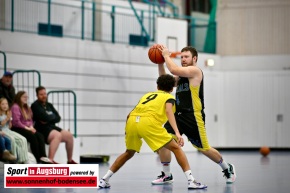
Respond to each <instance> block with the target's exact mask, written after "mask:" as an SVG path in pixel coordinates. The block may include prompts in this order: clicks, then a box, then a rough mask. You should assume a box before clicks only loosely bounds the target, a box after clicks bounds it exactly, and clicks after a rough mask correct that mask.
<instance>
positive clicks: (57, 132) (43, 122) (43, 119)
mask: <svg viewBox="0 0 290 193" xmlns="http://www.w3.org/2000/svg"><path fill="white" fill-rule="evenodd" d="M36 96H37V100H36V101H35V102H34V103H33V104H32V105H31V109H32V112H33V114H34V117H33V119H34V122H35V125H34V127H35V129H36V130H37V131H38V132H40V133H42V134H43V136H44V139H45V141H46V143H47V144H49V153H48V158H49V159H50V160H54V156H55V153H56V151H57V148H58V146H59V144H60V143H61V142H65V147H66V153H67V163H68V164H76V162H75V161H74V160H72V155H73V143H74V140H73V136H72V134H71V133H70V132H69V131H67V130H64V129H61V128H59V127H57V126H56V125H55V124H56V123H58V122H60V119H61V117H60V116H59V114H58V112H57V111H56V110H55V108H54V107H53V105H52V104H51V103H49V102H47V94H46V89H45V88H44V87H43V86H40V87H37V88H36ZM53 162H54V163H55V164H57V162H55V161H53Z"/></svg>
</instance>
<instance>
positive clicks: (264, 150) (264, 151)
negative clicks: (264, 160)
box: [260, 146, 270, 157]
mask: <svg viewBox="0 0 290 193" xmlns="http://www.w3.org/2000/svg"><path fill="white" fill-rule="evenodd" d="M260 153H261V154H262V155H263V156H265V157H266V156H267V155H268V154H269V153H270V148H269V147H267V146H263V147H261V148H260Z"/></svg>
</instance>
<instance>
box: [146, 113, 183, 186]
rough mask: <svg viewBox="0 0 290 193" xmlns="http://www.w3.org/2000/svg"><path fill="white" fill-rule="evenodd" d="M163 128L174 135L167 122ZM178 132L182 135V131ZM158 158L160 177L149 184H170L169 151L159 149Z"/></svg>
mask: <svg viewBox="0 0 290 193" xmlns="http://www.w3.org/2000/svg"><path fill="white" fill-rule="evenodd" d="M175 117H176V115H175ZM176 118H177V117H176ZM176 122H177V124H178V119H176ZM164 128H165V129H166V130H167V132H168V133H170V134H173V135H174V134H175V132H174V130H173V129H172V127H171V125H170V123H169V122H166V123H165V125H164ZM179 132H180V134H181V135H182V130H180V131H179ZM158 156H159V158H160V162H161V164H162V171H161V175H158V176H157V178H156V179H155V180H153V181H152V182H151V183H152V184H153V185H160V184H165V183H172V182H173V181H174V180H173V175H172V173H171V168H170V163H171V151H169V150H168V149H166V148H161V149H160V150H158Z"/></svg>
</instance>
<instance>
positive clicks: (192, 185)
mask: <svg viewBox="0 0 290 193" xmlns="http://www.w3.org/2000/svg"><path fill="white" fill-rule="evenodd" d="M205 188H207V185H205V184H202V183H200V182H197V181H195V180H193V181H192V180H188V189H205Z"/></svg>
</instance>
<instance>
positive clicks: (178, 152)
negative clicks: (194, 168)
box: [165, 140, 207, 189]
mask: <svg viewBox="0 0 290 193" xmlns="http://www.w3.org/2000/svg"><path fill="white" fill-rule="evenodd" d="M165 148H167V149H168V150H170V151H172V152H173V153H174V155H175V158H176V160H177V162H178V164H179V165H180V167H181V168H182V170H183V172H184V174H185V176H186V177H187V180H188V188H189V189H204V188H207V186H206V185H204V184H201V183H199V182H197V181H196V180H195V179H194V177H193V176H192V172H191V169H190V166H189V163H188V160H187V157H186V156H185V153H184V152H183V150H182V149H181V147H180V146H179V145H178V144H177V143H176V141H175V140H171V141H170V142H169V143H168V144H166V145H165Z"/></svg>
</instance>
